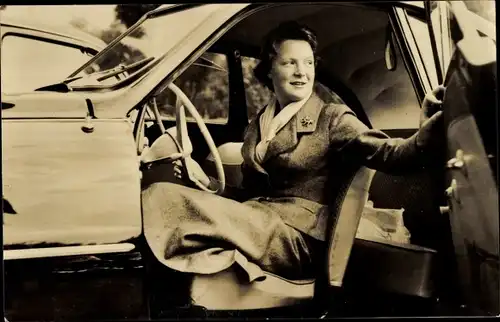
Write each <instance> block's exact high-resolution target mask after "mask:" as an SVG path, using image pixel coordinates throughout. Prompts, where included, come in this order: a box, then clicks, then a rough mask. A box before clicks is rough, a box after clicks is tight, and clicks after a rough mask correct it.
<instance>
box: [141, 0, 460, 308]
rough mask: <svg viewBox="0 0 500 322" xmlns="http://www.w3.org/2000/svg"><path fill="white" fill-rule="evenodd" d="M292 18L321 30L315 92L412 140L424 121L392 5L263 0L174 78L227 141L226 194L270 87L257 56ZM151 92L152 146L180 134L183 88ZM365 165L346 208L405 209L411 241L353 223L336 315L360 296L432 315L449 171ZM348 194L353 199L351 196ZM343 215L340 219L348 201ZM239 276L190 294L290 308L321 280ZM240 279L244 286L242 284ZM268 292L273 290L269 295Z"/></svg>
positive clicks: (217, 136)
mask: <svg viewBox="0 0 500 322" xmlns="http://www.w3.org/2000/svg"><path fill="white" fill-rule="evenodd" d="M288 20H295V21H298V22H299V23H302V24H305V25H307V26H308V27H310V28H312V29H313V30H315V31H316V32H317V36H318V43H319V47H318V55H319V57H320V61H319V63H318V68H317V72H316V75H317V77H316V80H317V84H316V90H317V91H318V93H319V94H320V96H321V97H322V98H323V99H324V100H325V101H331V102H336V103H339V102H343V103H345V104H347V105H348V106H349V107H350V108H351V109H352V110H353V111H354V112H355V113H356V115H357V116H358V117H359V119H360V120H361V121H363V122H364V123H365V124H366V125H367V126H368V127H370V128H377V129H380V130H382V131H384V132H385V133H386V134H388V135H389V136H391V137H403V138H406V137H409V136H411V135H412V134H413V133H415V131H416V130H417V129H418V120H419V113H420V109H419V105H420V103H419V98H418V96H417V94H416V90H415V88H414V86H413V82H412V78H411V72H410V71H409V70H408V67H407V66H406V65H405V62H404V59H403V56H404V55H405V53H404V52H401V50H400V47H398V46H397V39H396V36H395V35H394V34H393V33H392V32H391V27H390V26H391V25H390V19H389V13H388V11H386V10H385V9H384V8H383V7H378V6H371V5H359V4H357V5H354V4H340V3H339V4H334V5H332V4H307V5H302V4H281V5H272V6H268V7H265V9H262V10H259V11H256V12H254V13H252V14H250V15H248V17H246V18H244V19H242V20H241V21H239V22H238V23H236V24H235V25H234V26H233V27H231V28H229V29H228V30H227V32H225V33H224V35H223V36H222V37H221V38H219V39H218V40H217V41H216V42H215V43H214V44H213V45H211V47H210V48H209V49H208V50H207V51H206V52H203V53H202V55H201V56H200V57H199V58H198V59H196V61H195V62H194V63H192V64H191V65H189V66H185V67H184V70H183V71H182V72H181V74H180V76H179V77H178V78H177V79H175V80H174V84H176V85H177V86H178V87H179V88H180V89H181V90H182V91H183V92H184V93H185V94H186V95H187V97H188V98H189V99H190V101H191V102H192V103H193V105H194V106H195V107H196V109H197V111H198V112H199V114H200V116H201V117H202V118H203V121H204V123H205V124H206V127H207V129H208V131H209V132H210V135H211V137H212V139H213V141H214V143H215V145H216V146H217V147H218V152H219V154H220V158H221V160H222V163H223V166H224V172H225V181H226V182H225V184H226V189H225V193H224V195H223V196H224V197H227V198H233V199H236V200H240V199H241V198H242V197H241V196H242V195H244V193H242V192H241V191H240V187H239V185H240V183H241V173H240V172H239V166H240V164H241V162H242V158H241V154H240V148H241V144H242V140H243V133H244V130H245V127H246V125H247V124H248V122H249V120H250V119H251V118H253V117H254V116H255V115H256V113H257V111H258V110H259V109H260V108H262V107H264V106H265V103H266V102H267V100H268V99H269V97H270V95H271V94H270V92H269V91H268V90H267V89H266V88H265V87H264V86H263V85H262V84H259V83H258V81H257V80H256V79H255V77H254V76H253V73H252V69H253V68H254V67H255V65H256V64H257V62H258V54H259V46H260V42H261V40H262V38H263V36H264V35H265V34H266V33H267V32H268V31H269V30H271V29H272V28H274V27H276V26H277V25H278V24H279V23H281V22H283V21H288ZM388 44H392V46H393V47H392V48H393V50H394V54H395V59H394V66H392V67H391V68H388V66H387V63H386V57H387V56H386V54H387V53H386V51H387V46H388ZM154 98H155V100H154V104H155V105H156V106H157V108H158V111H159V113H160V114H161V120H162V124H161V125H159V124H158V122H156V119H157V117H155V115H154V113H149V114H147V115H146V116H145V118H146V121H145V131H144V135H145V138H146V139H147V142H148V143H147V144H148V145H149V146H152V145H153V144H154V142H155V141H156V140H157V139H158V138H159V137H161V135H162V133H164V132H163V131H164V130H165V129H166V131H167V132H169V131H170V132H171V133H175V132H172V131H175V130H176V127H175V126H176V120H175V106H176V104H178V98H177V97H176V95H175V94H174V93H173V92H172V91H170V90H169V89H165V90H164V91H161V92H159V93H157V94H156V96H155V97H154ZM187 119H188V122H187V131H188V133H189V139H190V141H191V144H192V147H193V149H192V154H191V157H192V158H193V159H194V160H196V161H198V163H200V165H202V167H203V168H204V170H205V172H206V173H207V175H209V176H210V177H213V178H217V173H216V169H215V164H214V158H213V155H212V154H211V153H210V151H209V148H208V145H207V143H206V141H205V139H204V137H203V135H202V132H201V131H200V129H199V127H198V125H197V124H196V122H194V121H193V119H192V118H190V117H189V115H188V118H187ZM137 123H139V122H137ZM173 148H174V149H175V146H174V147H173ZM168 171H171V166H170V168H161V167H158V168H155V169H154V171H143V185H144V184H147V183H145V182H147V181H148V180H149V181H158V180H167V181H172V182H178V181H176V179H175V178H174V177H173V176H172V175H166V173H167V172H168ZM365 171H366V169H361V170H360V171H359V172H358V173H357V174H356V175H354V173H353V178H354V179H353V180H354V181H353V182H356V178H359V176H363V175H364V177H363V178H364V179H363V180H364V181H363V182H364V184H365V185H366V184H367V186H366V189H365V190H366V191H365V190H363V188H361V189H358V190H356V191H357V192H358V195H357V199H356V200H357V204H353V205H351V206H350V208H349V209H350V210H349V211H351V212H352V211H353V209H357V210H356V211H357V216H356V217H357V218H358V220H359V217H360V216H361V212H362V211H363V207H364V206H365V203H366V201H368V200H370V201H371V202H372V204H373V205H374V207H376V208H384V209H404V213H403V217H404V225H405V226H406V227H407V229H408V230H409V232H410V235H411V239H410V243H407V244H397V243H391V242H388V241H380V242H378V241H374V240H371V241H370V240H363V239H358V238H356V239H354V238H353V237H354V235H353V234H354V233H355V232H351V235H352V236H351V237H350V238H351V246H352V251H351V252H350V255H349V254H348V255H346V257H345V261H344V263H342V260H340V261H339V260H338V258H341V256H340V257H339V255H337V257H335V256H334V255H332V254H333V253H334V251H332V249H330V253H329V254H328V256H329V257H328V258H329V259H331V258H332V256H333V257H335V258H336V259H337V262H341V263H340V266H342V267H341V269H340V270H341V275H340V278H339V284H338V285H336V286H341V287H340V288H341V289H342V292H341V293H339V294H337V295H336V296H338V297H341V298H342V299H343V300H342V301H341V302H343V303H344V304H343V305H344V307H343V309H342V310H343V311H342V310H339V313H338V314H339V315H342V314H345V315H349V314H353V312H354V311H356V314H357V315H359V314H360V311H358V310H359V308H360V307H361V306H360V305H361V304H360V303H362V305H363V306H362V308H363V314H366V316H373V315H377V314H387V312H388V311H384V309H385V310H391V309H389V306H390V307H392V308H393V307H394V306H396V307H398V308H399V309H400V310H401V312H400V313H402V312H408V310H413V312H415V314H419V315H421V314H422V313H425V312H424V311H422V309H423V308H424V307H427V306H429V307H431V306H433V305H434V304H435V301H436V299H438V298H439V299H450V300H452V298H453V292H454V291H453V289H454V288H453V285H454V282H453V281H454V275H453V274H454V273H453V272H454V271H453V269H454V268H453V265H452V264H450V263H452V262H453V252H452V244H451V232H450V229H449V224H448V222H447V218H446V216H445V215H443V214H442V213H441V212H440V209H442V207H444V206H445V205H446V202H445V200H444V196H443V191H444V186H443V182H442V181H443V180H440V179H441V178H442V177H443V174H442V173H441V172H439V171H438V170H431V169H424V170H423V171H419V172H417V173H414V174H410V175H404V176H392V175H388V174H385V173H382V172H380V171H372V172H370V171H369V172H365ZM178 183H180V182H178ZM352 188H353V185H351V187H350V189H352ZM347 190H348V189H347ZM363 192H364V193H365V194H364V195H363ZM359 193H361V194H359ZM347 200H349V197H346V198H344V199H343V202H344V203H345V202H348V201H347ZM440 207H441V208H440ZM343 211H344V212H345V211H346V208H343ZM337 212H338V213H337V214H338V216H339V218H341V217H342V207H340V208H339V209H337ZM331 224H332V223H331ZM339 225H340V224H339V222H337V223H335V224H332V227H333V228H332V232H331V233H332V234H333V235H334V234H335V233H336V232H338V231H339V227H340V226H339ZM334 226H335V227H334ZM348 239H349V237H348ZM351 246H349V245H348V246H347V250H351ZM337 251H338V250H337ZM330 264H331V263H330ZM328 273H329V274H330V275H329V277H325V278H329V281H330V284H332V283H331V282H332V281H333V280H334V278H332V275H331V274H332V270H329V271H328ZM344 273H345V274H344ZM235 274H236V273H235V272H223V273H222V274H220V275H217V276H215V277H213V278H206V277H205V278H201V277H200V278H198V279H196V278H195V279H194V281H193V283H192V288H191V290H192V294H191V297H192V298H197V299H198V301H199V303H198V305H200V306H203V307H206V308H211V309H214V310H217V309H231V310H240V309H246V310H249V309H256V308H271V307H283V306H286V305H290V304H294V303H298V302H300V301H301V300H304V299H311V298H312V297H313V294H314V293H315V292H317V290H315V287H316V288H317V287H319V286H318V282H317V281H316V286H313V284H311V283H310V282H304V281H286V280H284V279H280V278H279V277H276V278H272V277H271V278H269V279H268V282H269V283H270V284H268V285H271V288H272V289H278V288H279V289H281V290H283V292H282V293H283V294H285V295H286V296H285V295H283V294H276V292H274V293H273V292H268V291H266V287H263V288H261V289H255V288H251V287H250V289H249V286H248V285H247V286H242V285H239V284H238V281H237V278H236V277H235V276H236V275H237V274H236V275H235ZM231 281H232V282H231ZM273 282H274V283H275V284H272V283H273ZM280 283H281V284H280ZM228 285H230V286H231V285H232V288H231V287H230V286H228ZM273 285H274V286H273ZM280 285H281V286H280ZM222 286H224V287H222ZM330 286H331V285H330ZM242 287H246V289H245V291H244V292H243V291H241V288H242ZM209 290H210V291H209ZM217 290H218V291H219V292H217ZM266 292H267V293H266ZM243 293H244V294H246V295H245V296H246V297H240V298H239V301H236V300H235V297H237V294H240V295H241V294H243ZM200 294H201V295H200ZM208 294H212V296H213V294H215V296H218V295H219V298H220V295H221V294H225V296H226V297H227V296H230V299H231V301H229V300H227V301H226V302H224V300H220V301H215V302H214V301H211V300H210V298H211V297H210V296H209V295H208ZM217 294H218V295H217ZM263 294H268V295H269V294H270V295H269V296H268V298H266V297H265V296H264V295H263ZM381 294H382V295H383V296H382V295H381ZM212 298H214V297H212ZM388 299H390V300H388ZM228 302H231V303H232V304H231V305H229V304H227V303H228ZM221 303H226V304H227V305H229V306H227V305H226V306H224V305H225V304H221ZM388 303H390V304H388ZM415 303H419V304H418V305H415ZM426 305H427V306H426ZM349 310H351V311H349ZM392 310H394V309H392ZM405 310H406V311H405ZM341 312H344V313H341ZM349 312H350V313H349ZM392 313H394V311H393V312H392ZM396 314H397V313H396ZM402 314H404V313H402Z"/></svg>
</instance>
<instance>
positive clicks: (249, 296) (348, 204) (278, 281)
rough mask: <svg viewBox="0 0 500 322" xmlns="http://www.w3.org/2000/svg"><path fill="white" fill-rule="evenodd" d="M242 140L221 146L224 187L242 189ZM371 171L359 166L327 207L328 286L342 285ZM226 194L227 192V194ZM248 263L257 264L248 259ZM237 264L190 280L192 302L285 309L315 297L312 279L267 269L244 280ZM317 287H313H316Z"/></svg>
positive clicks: (229, 307)
mask: <svg viewBox="0 0 500 322" xmlns="http://www.w3.org/2000/svg"><path fill="white" fill-rule="evenodd" d="M241 146H242V143H235V142H230V143H226V144H223V145H222V146H220V147H219V153H220V156H221V159H222V160H223V163H224V171H225V173H226V176H227V178H226V186H227V187H229V189H239V188H240V187H241V180H242V175H241V172H240V171H241V170H240V165H241V162H242V161H243V159H242V157H241ZM211 163H213V158H212V157H211V156H209V157H208V158H207V160H206V163H205V165H206V166H207V168H206V170H207V173H209V172H210V171H211V170H210V169H211V167H212V166H213V165H211ZM373 174H374V171H373V170H370V169H368V168H365V167H360V168H359V169H358V170H357V171H354V172H353V175H352V180H351V182H350V184H349V185H348V188H347V189H346V191H344V193H341V194H339V198H338V200H337V201H336V202H335V204H336V205H338V206H337V207H331V208H333V209H331V210H330V211H331V216H330V218H331V219H332V220H331V222H330V223H329V225H328V227H326V229H327V230H328V232H327V236H329V237H327V240H328V247H327V253H328V254H327V259H326V260H325V261H324V262H326V266H325V275H327V279H328V283H329V285H331V286H337V287H338V286H341V285H342V279H343V276H344V272H345V269H346V267H347V263H348V259H349V254H350V252H351V248H352V245H353V242H354V239H355V235H356V231H357V227H358V224H359V220H360V218H361V214H362V211H363V208H364V205H365V203H366V201H367V199H368V190H369V187H370V183H371V180H372V178H373ZM227 195H228V196H230V195H231V193H230V192H229V193H228V194H227ZM249 265H255V264H253V263H249ZM239 274H240V273H239V271H238V268H237V267H236V266H233V267H230V268H228V269H226V270H224V271H222V272H219V273H217V274H212V275H201V274H196V275H194V277H193V281H192V284H191V298H192V300H193V304H195V305H198V306H203V307H205V308H206V309H209V310H248V309H264V308H276V307H284V306H290V305H296V304H302V303H304V302H306V301H310V300H312V299H313V298H314V295H315V291H316V290H317V289H318V288H317V287H315V283H316V280H317V279H316V280H315V279H307V280H293V281H292V280H287V279H284V278H282V277H280V276H277V275H275V274H271V273H268V272H265V273H264V275H265V279H261V280H255V281H253V282H250V283H248V282H244V279H242V278H240V277H239ZM316 286H317V285H316Z"/></svg>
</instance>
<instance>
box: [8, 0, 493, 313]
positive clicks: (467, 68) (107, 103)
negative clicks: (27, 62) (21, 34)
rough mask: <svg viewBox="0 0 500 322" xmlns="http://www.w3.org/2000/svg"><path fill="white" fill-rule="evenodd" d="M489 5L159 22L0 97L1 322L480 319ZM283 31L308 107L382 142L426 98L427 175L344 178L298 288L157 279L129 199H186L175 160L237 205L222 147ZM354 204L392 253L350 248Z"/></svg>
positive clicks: (256, 103)
mask: <svg viewBox="0 0 500 322" xmlns="http://www.w3.org/2000/svg"><path fill="white" fill-rule="evenodd" d="M492 5H494V3H493V2H490V1H484V2H477V3H476V4H471V2H462V1H449V2H448V1H446V2H445V1H426V2H425V3H424V2H416V1H394V2H380V3H379V2H345V3H341V2H332V3H328V2H321V3H300V2H287V3H273V4H271V3H256V4H249V3H245V4H244V3H238V4H205V5H195V4H184V5H168V6H162V7H160V8H158V9H155V10H153V11H151V12H149V13H147V14H146V15H145V16H143V17H142V18H141V19H140V20H139V21H138V22H137V23H136V24H135V25H134V26H132V27H131V28H130V29H129V30H127V31H126V32H125V33H124V34H123V35H121V36H120V37H118V38H117V39H115V40H114V41H113V42H112V43H111V44H109V45H108V47H106V48H105V49H104V50H102V51H101V52H99V53H98V54H97V55H95V56H94V57H93V58H92V59H90V60H89V61H88V62H86V63H84V64H83V65H82V66H80V67H79V68H77V69H75V70H74V71H73V72H72V73H70V74H69V75H66V76H64V77H61V79H59V80H58V81H57V82H54V83H53V84H50V85H47V86H44V87H42V88H39V89H38V90H37V91H35V92H30V93H23V94H16V95H2V149H3V151H2V152H3V153H2V166H3V201H4V215H3V220H4V224H3V236H4V237H3V238H4V239H3V242H4V260H5V265H4V267H5V282H6V286H5V294H6V304H5V309H6V317H7V319H9V320H11V321H16V320H40V319H51V320H60V319H62V320H72V319H80V320H81V319H85V320H89V319H150V318H168V317H170V318H172V317H174V318H179V317H190V318H193V317H207V316H220V315H223V316H227V315H229V316H233V317H234V316H238V317H243V316H246V317H248V316H261V317H262V316H266V317H271V316H280V317H282V316H288V317H290V315H292V316H295V317H297V316H305V317H316V318H318V317H353V316H362V315H364V316H420V315H435V316H436V315H497V314H498V313H499V306H498V303H499V301H498V299H499V296H498V295H499V280H498V273H499V271H498V264H499V259H498V256H499V250H498V244H499V243H498V235H499V234H498V178H497V171H496V169H497V162H498V161H497V150H496V146H497V143H498V142H497V134H496V127H497V122H496V119H495V115H496V113H497V106H496V54H495V53H496V34H495V29H494V23H493V22H491V21H490V20H488V18H489V17H491V16H490V15H489V13H490V12H491V6H492ZM285 20H296V21H299V22H301V23H304V24H306V25H308V26H309V27H311V28H312V29H314V30H316V31H317V33H318V39H319V44H320V47H319V49H318V50H319V55H320V57H321V58H322V59H321V62H320V64H319V65H318V67H317V81H318V82H317V84H316V86H317V90H318V92H319V93H320V95H322V96H323V97H324V98H325V99H327V100H332V101H334V102H344V103H345V104H347V105H348V106H349V107H350V108H351V109H353V111H354V112H355V113H356V114H357V115H358V117H359V118H360V120H361V121H363V122H364V123H365V124H367V125H368V126H369V127H374V128H378V129H381V130H383V131H384V132H385V133H387V134H388V135H389V136H391V137H409V136H411V135H412V134H413V133H415V132H416V131H417V130H418V126H419V113H420V110H419V107H420V104H421V102H422V100H423V98H424V96H425V94H426V93H429V92H430V91H431V90H432V89H433V88H435V87H436V86H438V85H439V84H444V85H445V86H446V88H447V90H446V96H445V99H444V102H443V109H444V115H445V120H444V123H445V128H446V131H445V133H443V134H442V137H436V138H435V139H436V140H442V141H443V142H444V143H446V146H447V150H446V158H445V159H443V160H442V165H443V166H442V168H439V169H424V170H423V171H420V172H418V173H416V174H412V175H405V176H390V175H387V174H385V173H382V172H380V171H377V172H370V171H367V170H366V169H360V171H359V172H358V174H357V175H356V176H355V177H354V179H353V180H354V181H353V184H352V185H351V188H350V189H352V190H350V191H351V192H352V194H349V193H348V194H347V197H346V198H344V199H341V200H340V201H341V203H340V204H341V207H340V208H339V209H337V210H338V213H337V215H338V218H339V221H338V222H337V223H335V224H331V225H329V226H328V227H327V229H329V232H330V233H329V234H330V237H331V239H330V240H335V243H333V244H332V245H333V246H332V247H330V248H329V251H328V254H325V259H324V267H325V269H324V272H319V273H318V276H317V277H316V279H315V280H312V281H311V280H309V281H288V280H285V279H282V278H280V277H277V276H272V275H271V274H268V275H267V279H266V280H264V281H255V282H253V283H251V284H245V285H243V284H242V283H241V282H239V280H238V278H237V274H236V273H235V272H231V271H227V272H222V274H215V275H216V276H191V275H189V274H183V273H179V272H169V273H168V274H167V273H166V271H165V269H164V267H161V265H160V264H159V263H158V262H157V261H156V260H155V257H154V256H153V255H152V254H151V250H150V248H149V246H148V242H147V241H146V240H145V237H144V228H143V222H142V209H141V189H142V188H144V187H145V186H147V185H148V184H150V183H151V182H157V181H169V182H175V183H178V184H188V185H190V186H192V187H196V186H195V185H194V184H193V183H192V182H191V183H189V182H188V183H186V182H184V181H178V180H177V179H176V178H175V176H173V175H172V168H173V167H172V161H174V160H178V159H179V158H182V157H183V156H184V157H185V156H186V155H188V154H190V157H192V158H193V159H195V160H196V161H198V162H199V163H200V164H201V165H202V166H203V167H204V168H205V170H206V172H207V174H210V175H211V176H212V177H215V178H218V180H219V182H221V183H223V184H222V185H221V186H224V187H225V189H219V190H218V191H215V192H216V193H219V194H222V195H223V196H225V197H227V198H234V199H238V192H239V186H238V185H239V180H240V179H241V173H239V171H238V169H239V165H240V163H241V156H238V152H239V149H238V146H240V145H239V144H240V143H241V141H242V137H243V133H244V130H245V127H246V126H247V125H248V122H249V120H250V119H252V118H253V117H254V116H255V115H256V113H257V111H258V109H259V108H262V107H263V105H264V104H265V103H266V101H267V100H268V99H269V97H270V93H269V92H268V91H267V90H266V88H265V87H264V86H263V85H261V84H260V83H259V82H258V81H257V80H256V79H255V77H254V76H253V73H252V69H253V67H255V65H256V64H257V62H258V56H259V45H260V41H261V39H262V37H263V36H264V35H265V34H266V33H267V32H268V31H269V30H270V29H271V28H273V27H274V26H276V25H277V24H278V23H280V22H282V21H285ZM186 21H190V22H192V23H190V24H186V23H185V22H186ZM417 40H418V41H417ZM478 48H481V50H477V49H478ZM124 53H125V54H124ZM2 59H3V58H2ZM183 107H184V108H183ZM185 109H187V110H188V111H187V112H186V111H185ZM186 132H187V133H188V135H186ZM173 138H176V140H174V139H173ZM151 151H153V152H154V153H156V154H154V153H153V155H154V156H155V157H154V158H152V159H148V158H145V154H147V155H148V156H149V155H151V154H148V153H150V152H151ZM437 157H438V156H436V158H437ZM145 160H146V161H145ZM149 161H151V162H149ZM156 161H158V162H156ZM358 183H359V184H358ZM201 188H203V187H201ZM205 189H206V187H205ZM212 192H214V191H212ZM368 199H369V200H370V201H371V202H372V203H373V204H372V205H373V207H371V209H378V210H380V212H382V213H387V212H391V211H392V212H394V213H399V214H401V213H403V215H402V216H403V217H404V226H405V227H406V228H408V230H409V232H410V233H411V244H410V243H402V242H399V243H398V242H394V241H392V240H376V239H375V238H373V239H369V238H368V239H367V238H355V237H356V236H355V234H356V229H357V221H356V220H353V221H354V223H353V221H352V220H350V219H349V218H358V219H359V218H360V216H362V214H361V211H362V210H363V209H366V208H370V206H369V205H368V203H366V204H365V202H366V201H367V200H368ZM401 209H403V210H404V211H403V210H401ZM384 210H386V211H384ZM346 214H347V215H346ZM346 218H347V219H346ZM344 220H345V221H344ZM339 227H340V228H339ZM339 236H340V237H339ZM186 298H187V299H190V300H192V301H193V305H187V306H186V305H184V304H185V302H183V301H184V300H185V299H186ZM214 299H215V300H214ZM291 304H293V305H291ZM304 305H305V306H304ZM26 308H29V309H26ZM306 308H307V309H306ZM224 314H225V315H224Z"/></svg>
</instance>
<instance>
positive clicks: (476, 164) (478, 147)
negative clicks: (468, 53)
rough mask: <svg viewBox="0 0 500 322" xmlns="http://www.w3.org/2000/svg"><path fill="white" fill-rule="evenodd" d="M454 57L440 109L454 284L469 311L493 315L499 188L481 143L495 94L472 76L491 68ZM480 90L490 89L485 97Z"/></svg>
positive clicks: (496, 288)
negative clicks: (455, 270) (456, 276)
mask: <svg viewBox="0 0 500 322" xmlns="http://www.w3.org/2000/svg"><path fill="white" fill-rule="evenodd" d="M455 54H456V57H455V59H454V61H452V64H451V65H450V67H449V71H448V73H450V75H448V77H447V78H448V81H447V83H446V85H447V92H446V97H445V101H444V111H445V116H446V121H445V122H446V126H447V138H448V158H449V159H450V161H449V162H448V168H449V170H448V176H447V177H448V182H449V184H450V185H449V188H448V189H447V191H446V193H447V195H448V199H449V204H450V224H451V229H452V234H453V242H454V245H455V253H456V257H457V265H458V272H459V280H460V284H461V286H462V293H463V296H464V301H465V303H466V305H467V306H468V308H469V309H470V311H471V313H474V314H498V312H499V305H498V303H499V296H498V295H499V277H498V269H499V268H498V267H499V265H498V264H499V260H498V258H499V247H498V236H499V230H498V228H499V221H498V190H497V185H496V183H495V176H494V173H493V169H492V167H491V164H490V158H488V154H491V153H492V152H493V151H491V149H492V148H493V145H492V144H491V143H490V144H485V143H486V142H488V141H491V140H493V137H494V136H495V134H494V132H493V133H492V132H491V131H487V130H486V131H485V129H487V128H488V127H489V128H494V120H495V118H494V114H495V113H494V107H495V101H494V98H495V95H494V92H495V90H494V88H491V87H490V86H488V85H491V84H487V82H486V83H485V81H484V80H485V79H487V78H479V77H477V76H479V75H480V74H481V73H480V72H479V71H478V69H490V70H492V69H491V66H482V67H480V66H470V65H469V64H468V63H467V62H466V61H465V59H464V57H462V56H461V55H460V53H459V51H457V52H456V53H455ZM495 65H496V63H495ZM474 70H475V71H474ZM480 89H481V90H480ZM485 89H488V90H490V91H491V92H490V94H489V95H488V94H487V93H485V92H484V90H485ZM484 94H486V95H484ZM488 97H489V99H490V102H487V100H488ZM485 114H489V117H487V116H486V115H485ZM485 123H486V124H485ZM487 123H489V124H490V125H489V126H488V124H487ZM480 124H481V125H482V129H481V130H482V131H481V130H480V128H479V126H478V125H480ZM481 132H483V134H485V133H488V132H489V134H490V135H489V136H488V137H485V136H482V135H481ZM491 134H493V137H492V136H491ZM486 149H488V150H490V151H487V150H486Z"/></svg>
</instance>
